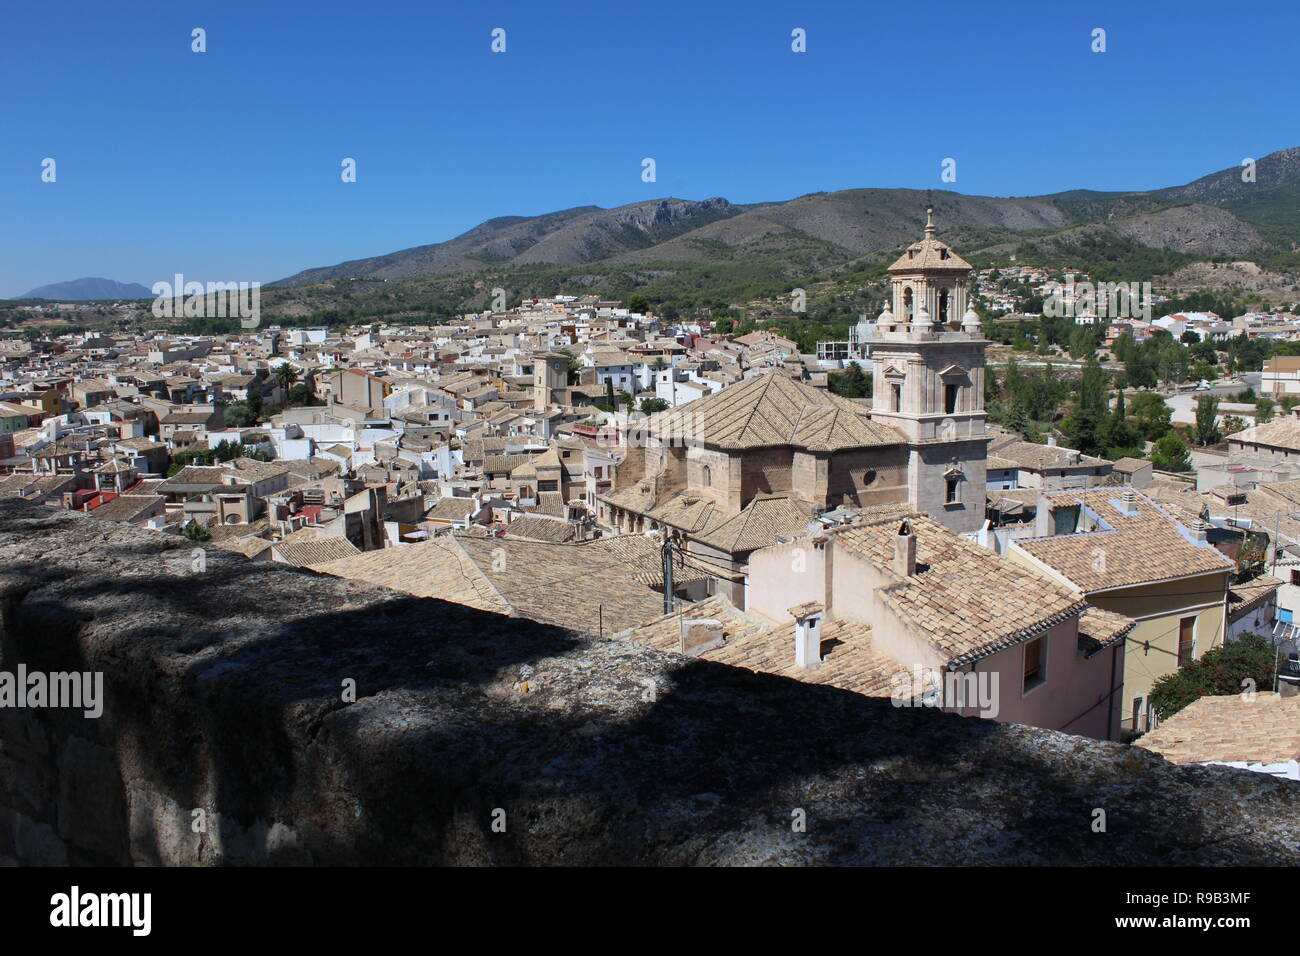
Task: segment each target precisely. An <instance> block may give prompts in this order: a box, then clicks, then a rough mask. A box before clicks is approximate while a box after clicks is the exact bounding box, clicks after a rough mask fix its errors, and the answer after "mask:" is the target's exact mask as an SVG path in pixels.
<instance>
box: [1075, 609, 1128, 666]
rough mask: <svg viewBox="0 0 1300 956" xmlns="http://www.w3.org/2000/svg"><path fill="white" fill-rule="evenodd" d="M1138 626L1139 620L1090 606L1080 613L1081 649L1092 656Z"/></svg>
mask: <svg viewBox="0 0 1300 956" xmlns="http://www.w3.org/2000/svg"><path fill="white" fill-rule="evenodd" d="M1135 627H1137V621H1135V620H1133V619H1132V618H1129V617H1125V616H1124V615H1122V614H1116V613H1115V612H1114V611H1106V610H1103V609H1102V608H1099V607H1092V606H1089V607H1087V608H1085V609H1084V612H1083V613H1082V614H1081V615H1079V649H1080V650H1081V651H1083V652H1084V653H1085V654H1086V655H1087V656H1089V657H1091V656H1092V655H1093V654H1096V653H1097V652H1098V651H1100V650H1104V649H1105V648H1107V647H1110V645H1112V644H1114V643H1115V642H1116V641H1118V640H1120V639H1121V638H1122V637H1124V636H1125V635H1126V634H1128V633H1129V632H1130V631H1132V630H1133V628H1135Z"/></svg>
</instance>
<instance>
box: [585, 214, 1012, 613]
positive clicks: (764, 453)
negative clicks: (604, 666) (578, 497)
mask: <svg viewBox="0 0 1300 956" xmlns="http://www.w3.org/2000/svg"><path fill="white" fill-rule="evenodd" d="M889 272H890V276H891V286H892V288H891V299H892V302H887V303H886V305H885V309H884V311H883V312H882V313H881V314H880V317H879V319H878V320H877V323H876V328H875V330H874V333H873V334H872V335H870V336H869V337H868V338H866V339H865V341H864V343H863V344H864V346H865V347H866V354H867V355H868V356H869V357H870V358H871V359H872V361H873V363H874V369H873V375H874V388H873V397H872V399H871V400H870V404H869V405H868V404H866V403H865V402H855V401H851V400H849V399H846V398H841V397H839V396H837V395H833V394H830V393H829V392H826V391H824V390H822V389H819V388H815V387H813V386H811V385H808V384H806V383H803V382H800V381H797V380H796V379H794V378H791V377H790V375H789V374H788V373H787V372H785V371H782V370H777V371H773V372H769V373H767V374H764V375H761V376H758V377H756V378H752V379H750V380H748V381H745V382H741V383H739V384H737V385H732V386H729V387H727V388H725V389H723V390H722V391H721V392H718V393H716V394H714V395H710V396H708V397H706V398H701V399H697V400H696V401H693V402H690V403H689V404H686V405H682V406H680V407H678V408H673V409H669V410H668V411H665V412H660V413H659V414H657V415H654V416H651V417H650V418H649V419H646V420H644V421H643V422H639V423H637V427H635V428H632V429H629V430H628V431H627V432H626V433H625V434H624V440H623V445H624V448H625V457H624V459H623V461H622V463H621V464H620V465H619V466H618V469H617V472H616V474H615V479H614V487H613V489H612V490H611V491H610V492H609V493H608V494H606V495H603V496H601V497H600V498H599V499H598V502H599V507H598V519H599V521H600V523H602V524H604V525H606V526H607V527H612V528H617V529H618V530H619V531H622V532H625V533H643V532H646V531H651V530H663V531H665V532H667V533H670V534H672V535H674V536H675V537H676V538H677V539H678V541H679V543H681V545H682V546H683V550H685V551H686V553H687V559H688V560H690V559H691V558H690V556H691V555H695V556H696V558H695V561H696V564H697V565H698V567H699V568H708V569H713V570H715V571H717V572H719V574H718V576H719V579H720V580H721V581H722V585H723V586H722V590H723V591H724V593H727V594H728V596H729V597H730V598H731V599H732V600H733V602H735V603H736V604H737V605H738V606H740V607H744V606H745V603H746V602H745V600H744V594H743V581H744V568H745V564H746V562H747V561H748V557H749V554H750V553H751V552H752V551H754V550H757V549H758V548H761V547H767V546H769V545H771V544H774V543H775V542H776V541H777V540H778V539H779V538H781V537H782V536H788V535H790V534H793V533H794V532H796V531H801V530H803V529H804V528H805V527H806V526H807V524H808V522H809V520H811V519H812V518H813V517H814V516H816V515H817V514H820V513H822V512H824V511H827V510H830V509H833V508H836V507H839V506H841V505H850V506H855V507H859V508H872V507H874V506H880V505H906V506H908V507H910V508H912V509H915V510H917V511H921V512H924V513H926V514H928V515H930V516H931V517H933V518H934V519H935V520H936V521H939V522H940V523H942V524H944V525H945V526H947V527H948V528H950V529H952V530H953V531H957V532H967V531H975V530H977V529H978V528H979V527H980V525H981V524H982V523H983V521H984V510H985V506H984V502H985V459H986V456H987V447H988V442H989V437H988V436H987V435H986V434H985V428H984V420H985V412H984V350H985V347H986V346H987V344H988V343H987V341H986V340H985V339H984V336H983V332H982V330H981V328H980V321H979V317H978V316H977V315H976V314H975V312H974V310H973V309H972V308H971V307H970V305H969V302H968V299H969V293H970V285H969V282H970V273H971V266H970V264H969V263H967V262H966V261H965V260H963V259H962V258H961V257H960V256H958V255H957V254H956V253H954V252H953V251H952V249H951V248H950V247H949V246H948V245H947V244H946V243H944V242H943V241H942V240H940V239H938V238H937V237H936V235H935V227H934V221H933V213H932V212H931V213H930V215H929V217H928V221H927V223H926V227H925V235H924V237H923V238H922V239H920V240H919V241H917V242H915V243H913V244H912V245H910V246H908V248H907V249H906V250H905V251H904V253H903V255H902V256H901V257H900V258H899V259H898V261H897V262H895V263H894V264H893V265H892V266H891V267H890V269H889ZM728 580H729V581H730V582H731V587H730V588H728V587H727V583H726V582H727V581H728Z"/></svg>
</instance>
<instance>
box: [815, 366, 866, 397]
mask: <svg viewBox="0 0 1300 956" xmlns="http://www.w3.org/2000/svg"><path fill="white" fill-rule="evenodd" d="M826 387H827V388H828V389H829V390H830V391H831V392H833V393H834V394H836V395H839V396H841V397H843V398H867V397H868V396H870V395H871V376H870V375H868V374H867V373H866V372H864V371H862V366H861V365H859V364H858V363H857V362H850V363H849V364H848V365H847V366H846V367H845V369H844V371H843V372H831V373H830V375H828V376H827V377H826Z"/></svg>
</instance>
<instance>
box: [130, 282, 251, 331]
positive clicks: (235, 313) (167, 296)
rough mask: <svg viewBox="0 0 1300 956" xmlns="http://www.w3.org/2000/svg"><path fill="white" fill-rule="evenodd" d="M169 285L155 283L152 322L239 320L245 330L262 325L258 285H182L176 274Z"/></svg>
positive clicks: (166, 283) (224, 283)
mask: <svg viewBox="0 0 1300 956" xmlns="http://www.w3.org/2000/svg"><path fill="white" fill-rule="evenodd" d="M173 278H174V280H175V281H173V282H166V281H163V282H155V283H154V284H153V290H152V291H153V294H154V295H155V296H157V298H156V299H154V303H153V310H152V311H153V315H154V318H156V319H175V318H187V319H196V318H208V319H224V318H232V319H239V324H240V325H241V326H242V327H243V328H246V329H255V328H257V327H258V325H260V324H261V322H262V283H260V282H209V283H208V284H207V285H206V286H205V285H204V284H203V283H202V282H186V281H185V276H183V275H182V274H181V273H179V272H178V273H176V275H175V276H174V277H173Z"/></svg>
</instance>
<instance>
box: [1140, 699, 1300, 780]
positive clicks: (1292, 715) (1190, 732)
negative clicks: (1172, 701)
mask: <svg viewBox="0 0 1300 956" xmlns="http://www.w3.org/2000/svg"><path fill="white" fill-rule="evenodd" d="M1136 744H1137V746H1139V747H1145V748H1146V749H1148V750H1152V751H1155V752H1156V753H1158V754H1160V755H1161V756H1162V757H1164V758H1165V759H1166V760H1169V761H1172V762H1173V763H1203V762H1206V761H1210V760H1217V761H1223V762H1231V761H1237V760H1244V761H1246V762H1247V763H1256V762H1258V763H1264V764H1273V763H1284V762H1286V761H1288V760H1300V697H1279V696H1278V695H1277V694H1274V693H1258V694H1255V695H1254V696H1253V699H1252V698H1249V697H1247V696H1245V695H1243V694H1232V695H1229V696H1226V697H1202V698H1200V699H1198V700H1194V701H1192V703H1190V704H1188V705H1187V706H1186V707H1184V708H1183V709H1182V710H1180V711H1179V712H1178V713H1176V714H1174V715H1173V716H1172V717H1170V718H1169V719H1168V720H1166V721H1164V723H1162V724H1161V725H1160V726H1159V727H1157V728H1156V729H1155V730H1153V731H1151V732H1150V733H1148V734H1145V735H1144V736H1142V737H1141V738H1139V739H1138V740H1137V741H1136Z"/></svg>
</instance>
